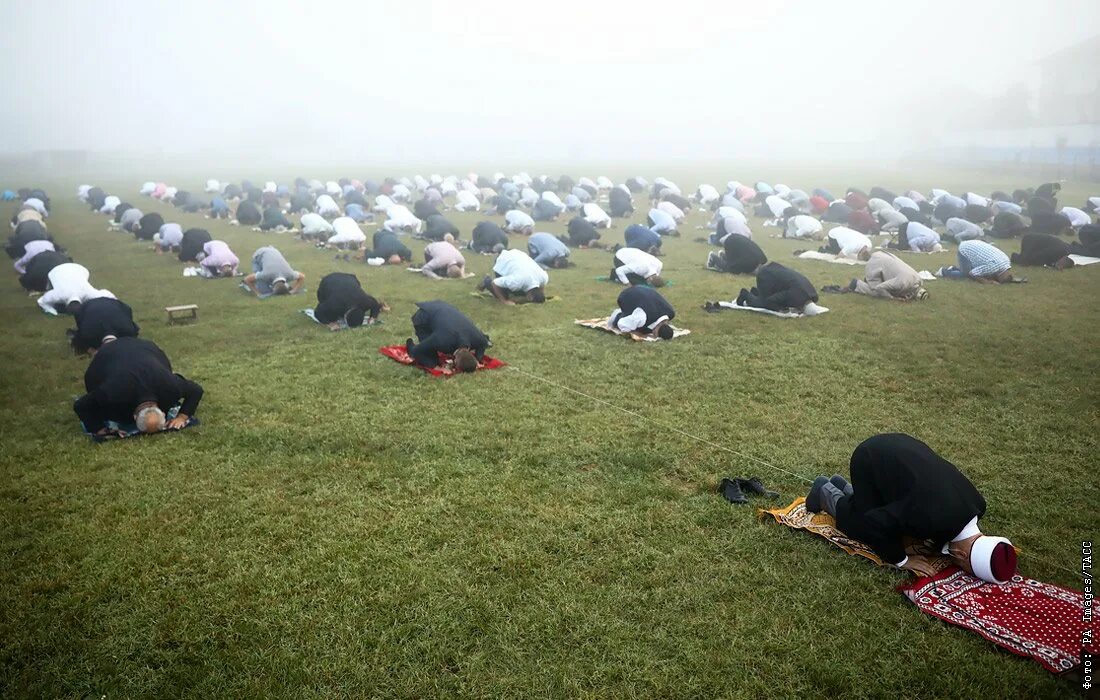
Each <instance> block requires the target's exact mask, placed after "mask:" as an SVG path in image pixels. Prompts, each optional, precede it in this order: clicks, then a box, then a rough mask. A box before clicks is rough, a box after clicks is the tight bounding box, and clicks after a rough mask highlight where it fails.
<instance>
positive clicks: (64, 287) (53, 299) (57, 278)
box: [38, 263, 115, 316]
mask: <svg viewBox="0 0 1100 700" xmlns="http://www.w3.org/2000/svg"><path fill="white" fill-rule="evenodd" d="M90 276H91V273H89V272H88V268H86V267H84V266H83V265H78V264H77V263H62V264H61V265H58V266H57V267H55V268H54V269H52V270H50V273H49V275H48V277H49V279H50V291H48V292H46V293H45V294H43V295H42V296H40V297H38V305H39V306H40V307H42V310H43V311H45V312H46V313H48V314H51V315H53V316H56V315H57V309H55V308H54V304H70V303H72V302H74V301H79V302H80V303H82V304H83V303H84V302H86V301H88V300H89V299H97V298H99V297H108V298H110V299H114V298H115V295H114V294H111V293H110V292H109V291H107V290H106V289H96V288H95V287H93V286H92V285H91V284H89V283H88V278H89V277H90Z"/></svg>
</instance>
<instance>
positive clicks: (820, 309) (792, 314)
mask: <svg viewBox="0 0 1100 700" xmlns="http://www.w3.org/2000/svg"><path fill="white" fill-rule="evenodd" d="M718 305H719V306H721V307H722V308H723V309H731V310H733V311H755V312H756V313H760V314H768V315H769V316H778V317H779V318H802V317H804V316H817V315H819V314H823V313H825V312H826V311H828V309H827V308H825V307H824V306H817V305H816V304H815V305H814V306H815V307H816V309H817V313H814V314H805V313H799V312H797V311H772V310H771V309H758V308H756V307H755V306H738V305H737V304H735V303H733V302H732V301H720V302H718Z"/></svg>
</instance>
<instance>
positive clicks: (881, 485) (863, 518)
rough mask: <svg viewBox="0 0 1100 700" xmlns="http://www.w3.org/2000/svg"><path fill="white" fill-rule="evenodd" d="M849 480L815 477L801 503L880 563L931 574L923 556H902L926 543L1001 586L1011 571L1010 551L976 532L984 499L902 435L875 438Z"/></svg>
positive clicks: (857, 454) (859, 451) (856, 456)
mask: <svg viewBox="0 0 1100 700" xmlns="http://www.w3.org/2000/svg"><path fill="white" fill-rule="evenodd" d="M850 469H851V477H852V482H851V483H850V484H849V483H848V482H847V481H845V479H844V478H843V477H842V476H840V475H835V476H833V477H832V478H831V479H830V478H828V477H825V476H820V477H818V478H817V479H816V480H815V481H814V485H813V487H812V488H811V489H810V493H809V495H808V496H807V498H806V508H807V510H810V511H811V512H815V513H818V512H821V511H825V512H827V513H829V514H830V515H832V516H833V517H835V518H836V524H837V527H838V528H839V529H840V530H841V531H843V532H844V534H846V535H848V536H849V537H852V538H854V539H857V540H859V541H860V542H863V543H864V544H866V545H867V546H869V547H870V548H871V549H872V550H874V552H875V554H877V555H878V556H879V557H880V558H881V559H882V560H883V561H885V562H888V563H891V564H893V565H894V566H896V567H898V568H902V569H908V570H909V571H913V572H914V573H916V574H918V575H920V576H931V575H933V574H935V573H936V572H935V570H934V569H933V568H932V562H931V561H930V560H929V559H928V558H927V557H925V556H922V555H917V554H907V552H906V540H916V541H918V542H924V541H926V540H931V541H932V545H933V546H934V547H935V548H937V549H940V551H942V552H943V554H947V555H949V556H950V557H951V559H952V560H953V562H954V563H955V564H956V565H958V566H959V568H961V569H963V570H964V571H965V572H967V573H968V574H971V575H973V576H977V577H978V578H980V579H982V580H983V581H988V582H990V583H1005V582H1007V581H1008V580H1009V579H1011V578H1012V576H1013V575H1015V573H1016V550H1015V549H1013V547H1012V543H1011V542H1009V541H1008V540H1007V539H1005V538H1003V537H990V536H987V535H984V534H982V531H981V530H980V529H979V527H978V521H979V520H980V519H981V517H982V516H983V515H985V511H986V503H985V499H984V498H982V495H981V494H980V493H979V492H978V490H977V489H976V488H975V487H974V484H972V483H971V482H970V480H969V479H967V478H966V477H965V476H964V475H963V474H962V472H960V471H959V469H958V467H956V466H955V465H954V464H952V463H951V462H948V461H947V460H946V459H944V458H943V457H941V456H939V455H938V454H936V453H935V452H934V451H933V450H932V448H931V447H929V446H928V445H926V444H924V443H923V442H921V441H920V440H917V439H916V438H914V437H911V436H909V435H905V434H902V433H888V434H883V435H876V436H874V437H872V438H868V439H867V440H864V441H863V442H862V443H860V445H859V446H858V447H856V449H855V451H854V452H853V453H852V459H851V463H850Z"/></svg>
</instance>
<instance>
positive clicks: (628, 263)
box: [610, 248, 665, 287]
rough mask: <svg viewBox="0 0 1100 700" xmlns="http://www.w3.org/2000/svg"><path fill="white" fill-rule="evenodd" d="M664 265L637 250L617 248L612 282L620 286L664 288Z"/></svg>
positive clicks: (613, 258) (612, 268) (612, 261)
mask: <svg viewBox="0 0 1100 700" xmlns="http://www.w3.org/2000/svg"><path fill="white" fill-rule="evenodd" d="M663 269H664V264H663V263H662V262H661V261H660V260H658V259H657V258H656V257H654V256H652V255H650V254H649V253H647V252H645V251H644V250H638V249H637V248H617V249H616V250H615V251H614V255H613V257H612V258H611V274H610V277H611V281H612V282H618V283H620V284H629V285H631V286H634V285H637V284H648V285H650V286H652V287H663V286H664V285H665V281H664V279H662V278H661V270H663Z"/></svg>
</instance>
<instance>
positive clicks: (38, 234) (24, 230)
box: [4, 221, 53, 260]
mask: <svg viewBox="0 0 1100 700" xmlns="http://www.w3.org/2000/svg"><path fill="white" fill-rule="evenodd" d="M31 241H51V242H52V241H53V238H52V237H51V236H50V234H49V233H48V232H47V231H46V227H45V226H44V225H43V224H42V223H40V222H38V221H24V222H22V223H20V224H19V225H18V226H16V227H15V231H14V232H13V233H12V234H11V236H9V237H8V242H7V245H5V247H4V251H5V252H6V253H7V254H8V257H10V258H11V259H12V260H18V259H19V258H21V257H23V256H24V255H25V254H26V246H27V244H28V243H30V242H31Z"/></svg>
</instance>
